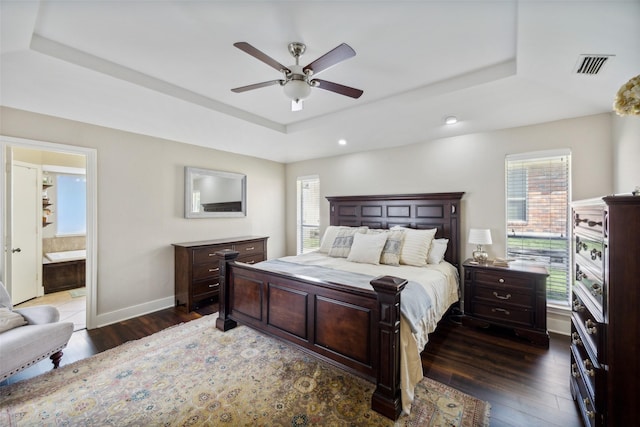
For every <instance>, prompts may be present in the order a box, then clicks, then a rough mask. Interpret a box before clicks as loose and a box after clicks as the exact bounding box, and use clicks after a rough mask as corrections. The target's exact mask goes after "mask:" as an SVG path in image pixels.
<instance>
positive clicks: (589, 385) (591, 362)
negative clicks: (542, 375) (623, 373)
mask: <svg viewBox="0 0 640 427" xmlns="http://www.w3.org/2000/svg"><path fill="white" fill-rule="evenodd" d="M571 351H572V354H573V357H574V362H575V366H574V365H572V372H578V373H579V374H580V376H581V377H582V380H583V381H584V383H585V386H586V389H587V391H588V394H589V396H590V397H591V401H592V403H593V406H594V407H595V408H596V410H598V411H599V412H602V411H604V408H605V399H604V394H605V393H606V388H605V380H606V377H605V375H606V371H605V370H604V368H603V367H602V365H600V363H599V362H598V359H595V358H594V357H593V356H592V355H591V354H589V352H588V351H587V347H586V346H585V345H584V342H583V338H582V336H581V335H580V333H579V332H578V330H577V328H575V325H574V324H572V325H571Z"/></svg>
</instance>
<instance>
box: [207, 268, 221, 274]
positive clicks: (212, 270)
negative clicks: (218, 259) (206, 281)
mask: <svg viewBox="0 0 640 427" xmlns="http://www.w3.org/2000/svg"><path fill="white" fill-rule="evenodd" d="M214 271H220V268H210V269H209V273H213V272H214Z"/></svg>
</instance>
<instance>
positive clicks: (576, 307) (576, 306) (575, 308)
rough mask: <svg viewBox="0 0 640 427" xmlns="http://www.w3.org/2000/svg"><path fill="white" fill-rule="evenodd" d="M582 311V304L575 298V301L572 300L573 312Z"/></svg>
mask: <svg viewBox="0 0 640 427" xmlns="http://www.w3.org/2000/svg"><path fill="white" fill-rule="evenodd" d="M583 310H584V305H582V304H581V303H580V300H579V299H577V298H576V299H574V300H573V311H577V312H580V311H583Z"/></svg>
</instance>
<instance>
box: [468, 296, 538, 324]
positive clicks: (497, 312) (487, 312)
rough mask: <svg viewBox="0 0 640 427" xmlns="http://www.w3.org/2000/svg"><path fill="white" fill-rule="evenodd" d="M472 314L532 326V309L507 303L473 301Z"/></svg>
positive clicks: (504, 322) (506, 322)
mask: <svg viewBox="0 0 640 427" xmlns="http://www.w3.org/2000/svg"><path fill="white" fill-rule="evenodd" d="M472 304H473V313H474V316H477V317H481V318H485V319H489V320H493V321H497V322H498V323H502V324H515V325H522V326H527V327H532V326H533V325H534V323H533V320H534V319H533V311H531V310H527V309H525V308H517V307H513V306H509V305H498V304H489V303H485V302H480V301H474V302H473V303H472Z"/></svg>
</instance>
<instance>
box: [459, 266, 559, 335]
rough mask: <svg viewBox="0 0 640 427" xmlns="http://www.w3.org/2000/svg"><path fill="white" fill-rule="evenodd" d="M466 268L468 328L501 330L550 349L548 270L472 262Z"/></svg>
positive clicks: (465, 294)
mask: <svg viewBox="0 0 640 427" xmlns="http://www.w3.org/2000/svg"><path fill="white" fill-rule="evenodd" d="M463 266H464V317H463V318H462V320H463V323H464V324H465V325H468V326H481V327H486V326H488V325H497V326H502V327H506V328H510V329H512V330H513V331H514V332H515V333H516V334H517V335H519V336H522V337H524V338H527V339H528V340H529V341H531V342H533V343H534V344H537V345H540V346H543V347H548V346H549V333H548V332H547V276H548V275H549V274H548V273H547V269H546V268H544V267H539V266H534V265H528V264H524V263H519V262H513V263H511V264H510V265H509V267H494V266H492V265H491V264H474V263H473V261H472V260H470V259H468V260H466V261H465V262H464V264H463Z"/></svg>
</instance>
